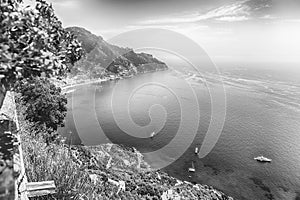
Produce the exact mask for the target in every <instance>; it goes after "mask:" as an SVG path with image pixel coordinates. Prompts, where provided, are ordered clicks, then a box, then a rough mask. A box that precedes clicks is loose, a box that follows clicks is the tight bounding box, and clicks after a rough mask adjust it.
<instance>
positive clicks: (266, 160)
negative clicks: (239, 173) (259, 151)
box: [254, 156, 272, 162]
mask: <svg viewBox="0 0 300 200" xmlns="http://www.w3.org/2000/svg"><path fill="white" fill-rule="evenodd" d="M254 160H256V161H258V162H271V161H272V159H270V158H266V157H264V156H258V157H255V158H254Z"/></svg>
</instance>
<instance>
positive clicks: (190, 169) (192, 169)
mask: <svg viewBox="0 0 300 200" xmlns="http://www.w3.org/2000/svg"><path fill="white" fill-rule="evenodd" d="M195 171H196V169H195V166H194V162H192V167H190V168H189V172H195Z"/></svg>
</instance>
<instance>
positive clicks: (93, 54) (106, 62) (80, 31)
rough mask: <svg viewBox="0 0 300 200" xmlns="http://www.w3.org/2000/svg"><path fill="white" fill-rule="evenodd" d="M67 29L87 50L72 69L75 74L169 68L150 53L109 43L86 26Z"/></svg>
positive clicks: (102, 73)
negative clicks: (85, 27) (137, 51)
mask: <svg viewBox="0 0 300 200" xmlns="http://www.w3.org/2000/svg"><path fill="white" fill-rule="evenodd" d="M67 30H68V31H70V32H71V33H73V34H74V35H76V37H77V38H78V40H79V41H80V42H81V43H82V47H83V49H84V51H85V57H84V58H83V59H82V60H81V61H80V63H77V64H76V65H75V67H74V69H73V70H72V72H73V74H74V75H76V74H80V73H84V74H86V73H88V74H89V76H90V77H91V78H97V77H99V76H100V77H101V75H102V76H103V75H106V74H109V73H112V74H115V75H120V76H123V75H124V76H127V75H135V74H139V73H145V72H151V71H156V70H165V69H167V68H168V67H167V65H166V64H165V63H163V62H161V61H159V60H158V59H156V58H154V57H153V56H152V55H150V54H146V53H136V52H134V51H133V50H132V49H130V48H122V47H118V46H116V45H112V44H109V43H108V42H106V41H105V40H104V39H103V38H102V37H100V36H96V35H94V34H93V33H91V32H90V31H88V30H86V29H84V28H80V27H70V28H67Z"/></svg>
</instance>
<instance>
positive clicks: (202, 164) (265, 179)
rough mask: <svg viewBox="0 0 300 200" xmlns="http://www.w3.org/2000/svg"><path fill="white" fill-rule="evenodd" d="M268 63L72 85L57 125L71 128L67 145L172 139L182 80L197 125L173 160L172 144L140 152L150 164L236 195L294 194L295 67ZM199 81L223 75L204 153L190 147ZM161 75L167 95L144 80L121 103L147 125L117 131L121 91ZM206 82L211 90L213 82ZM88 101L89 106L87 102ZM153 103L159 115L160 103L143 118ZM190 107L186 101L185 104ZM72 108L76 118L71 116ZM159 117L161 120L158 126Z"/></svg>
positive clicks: (297, 163)
mask: <svg viewBox="0 0 300 200" xmlns="http://www.w3.org/2000/svg"><path fill="white" fill-rule="evenodd" d="M253 65H255V66H253ZM270 65H271V64H261V65H260V66H258V65H257V64H256V63H246V64H240V65H234V64H231V63H223V64H220V65H219V67H220V68H221V69H220V70H221V75H220V76H219V75H216V74H210V73H204V74H203V77H200V76H199V75H196V74H194V73H193V71H192V70H190V69H189V68H188V67H182V70H174V71H173V70H168V71H164V72H155V73H149V74H145V75H140V76H137V77H134V78H131V79H124V80H120V81H118V82H109V83H105V84H104V85H102V87H100V86H99V85H90V86H85V87H79V88H77V90H76V91H75V92H74V93H73V94H72V95H71V94H69V96H68V97H69V103H68V104H69V110H68V115H67V120H66V127H64V128H62V129H61V132H62V134H63V135H65V136H67V137H69V136H70V134H69V131H72V138H73V139H72V143H74V144H80V143H83V144H86V145H97V144H101V143H107V142H109V140H110V141H112V142H114V143H119V144H125V145H128V146H134V147H136V148H137V149H138V150H140V151H141V152H153V151H155V150H158V149H161V148H162V147H164V146H165V145H167V144H168V143H169V142H170V141H171V140H172V138H174V136H175V134H176V133H177V131H178V128H179V124H180V120H182V119H181V110H180V104H179V101H178V99H176V98H179V99H181V100H182V101H184V102H187V103H188V102H189V101H192V100H191V99H188V98H186V97H185V94H186V91H185V90H186V87H185V86H183V85H182V84H181V83H182V81H184V82H187V83H189V84H190V85H191V87H192V88H193V90H194V91H195V94H196V97H197V100H198V103H199V110H200V121H199V129H198V131H197V135H196V137H195V138H194V140H193V144H192V145H191V146H190V147H189V148H188V150H187V151H186V152H185V153H184V154H183V155H182V156H181V157H180V158H179V159H178V160H176V161H175V160H173V155H175V154H176V151H178V150H179V149H180V148H176V146H175V147H172V148H170V149H165V150H164V151H162V152H160V153H159V154H155V156H152V157H146V161H148V162H149V163H150V164H151V165H152V166H157V165H159V163H160V162H166V161H173V163H172V164H171V165H169V166H168V167H166V168H165V169H164V170H165V171H167V172H168V173H170V175H173V176H175V177H178V178H181V179H184V180H188V181H191V182H200V183H202V184H207V185H211V186H213V187H215V188H217V189H219V190H222V191H223V192H225V193H226V194H228V195H231V196H233V197H234V198H236V199H251V200H253V199H258V200H260V199H299V198H300V156H299V155H300V145H299V141H300V80H298V79H297V77H299V72H298V71H297V70H295V68H293V67H291V70H287V68H286V67H284V66H282V65H281V66H279V67H275V66H273V67H268V66H270ZM278 65H279V64H278ZM175 69H179V68H178V67H177V68H175ZM281 69H284V70H281ZM297 73H298V74H297ZM204 79H205V80H206V81H207V82H208V83H211V84H214V83H215V80H216V79H218V80H220V79H222V80H223V83H224V86H225V91H226V98H227V107H226V118H225V124H224V128H223V131H222V134H221V137H220V138H219V140H218V142H217V144H216V146H215V147H214V148H213V150H212V151H211V152H210V153H209V154H208V156H206V157H205V158H203V159H199V158H198V157H197V156H196V155H195V154H194V150H195V147H199V148H200V147H201V144H202V141H203V138H204V136H205V134H206V131H207V129H208V125H209V122H210V120H211V119H210V117H211V100H210V94H209V92H208V90H207V87H206V86H205V84H204V83H203V80H204ZM162 81H163V82H164V83H165V84H166V85H168V84H169V85H172V88H173V89H174V91H175V94H174V93H171V92H170V91H168V90H167V89H166V88H163V87H159V86H158V85H147V86H145V87H141V88H140V89H138V90H136V91H135V93H134V94H133V95H132V96H131V99H130V101H129V103H128V105H129V106H128V109H129V111H130V116H131V118H132V120H133V121H134V122H135V123H136V124H138V125H140V126H147V125H148V124H151V126H148V127H147V130H148V131H146V132H145V133H141V132H135V131H134V130H135V129H134V128H133V127H132V129H131V128H130V127H126V128H127V130H129V131H130V130H132V131H131V132H130V135H128V134H126V133H124V131H123V130H121V129H120V127H118V124H117V123H116V120H115V119H116V118H118V119H122V118H123V119H124V120H127V118H128V115H127V111H128V109H127V108H126V109H125V108H123V107H121V105H124V101H127V96H128V93H130V94H132V93H131V92H132V91H133V89H135V88H138V87H140V86H141V84H142V83H144V82H162ZM117 84H119V85H118V87H116V85H117ZM214 87H215V89H216V90H218V85H215V86H214ZM112 95H113V98H114V101H115V104H114V105H115V106H117V105H120V107H117V108H115V109H114V112H112V104H111V98H112ZM94 102H95V106H91V105H93V103H94ZM126 104H127V103H126ZM154 104H159V105H161V106H162V107H163V108H164V110H165V112H166V114H167V115H166V116H165V115H164V114H163V113H162V112H161V109H162V108H161V107H152V109H151V112H150V115H151V116H149V109H150V108H151V106H152V105H154ZM194 108H195V106H194V105H193V104H192V103H191V105H190V108H188V109H190V110H193V109H194ZM74 113H75V116H76V117H75V118H76V119H75V121H76V122H74V119H73V116H74ZM78 113H79V114H78ZM151 120H152V122H151ZM95 121H98V122H99V124H100V127H101V128H102V129H103V131H104V132H105V134H106V136H104V135H101V134H99V132H98V131H99V125H98V124H96V123H94V122H95ZM162 122H164V123H163V124H164V126H163V127H162V129H161V130H160V126H161V123H162ZM75 124H76V126H75ZM189 128H190V127H189V124H184V130H185V131H186V132H185V134H187V135H189V133H190V131H191V130H190V129H189ZM83 130H84V131H83ZM152 131H155V132H158V134H157V135H156V136H155V137H154V138H153V139H150V138H146V137H149V136H150V134H151V132H152ZM106 137H107V138H109V140H107V139H106ZM141 137H145V138H141ZM182 143H183V142H182ZM178 145H179V146H180V145H181V144H178ZM260 155H263V156H266V157H268V158H271V159H272V162H271V163H266V164H261V163H258V162H256V161H255V160H254V159H253V158H254V157H256V156H260ZM192 161H194V163H195V168H196V173H195V174H189V173H188V171H187V169H188V168H189V167H190V166H191V163H192ZM189 175H191V177H189ZM297 195H298V196H297Z"/></svg>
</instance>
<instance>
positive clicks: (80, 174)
mask: <svg viewBox="0 0 300 200" xmlns="http://www.w3.org/2000/svg"><path fill="white" fill-rule="evenodd" d="M30 126H31V124H30V123H28V122H26V121H24V120H21V127H20V128H21V134H20V135H21V140H22V148H23V153H24V163H25V168H26V176H27V178H28V181H29V182H39V181H48V180H54V182H55V185H56V192H57V193H56V194H53V195H48V196H43V197H35V198H31V199H39V200H42V199H45V200H46V199H58V200H63V199H94V198H92V197H93V196H96V195H95V192H96V191H97V189H96V186H95V185H93V184H92V183H91V181H90V179H89V176H88V173H86V172H84V171H82V169H80V167H79V166H78V165H77V164H76V163H75V162H73V160H72V157H71V154H70V152H69V149H68V148H67V147H66V146H65V145H63V144H62V143H60V144H54V143H53V144H51V145H47V144H46V143H45V142H44V138H43V137H42V136H41V135H43V134H42V132H41V131H40V130H39V132H38V133H36V132H32V130H31V129H30ZM45 134H46V133H45ZM98 195H99V194H98ZM84 196H85V197H86V198H81V197H84Z"/></svg>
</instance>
